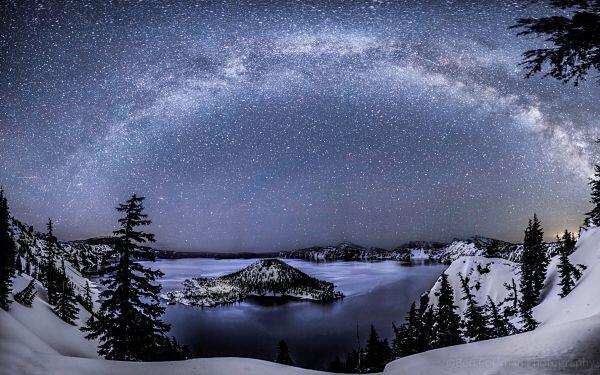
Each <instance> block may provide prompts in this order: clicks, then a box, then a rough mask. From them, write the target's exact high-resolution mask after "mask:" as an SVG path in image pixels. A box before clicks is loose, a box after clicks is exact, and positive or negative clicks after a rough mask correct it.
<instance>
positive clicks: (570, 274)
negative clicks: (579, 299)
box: [557, 229, 581, 297]
mask: <svg viewBox="0 0 600 375" xmlns="http://www.w3.org/2000/svg"><path fill="white" fill-rule="evenodd" d="M557 240H558V241H559V242H560V248H559V251H560V255H559V263H558V266H557V268H558V276H559V278H560V281H559V283H558V285H560V286H561V292H560V293H559V294H558V295H559V296H561V297H564V296H566V295H567V294H569V293H571V290H573V287H574V286H575V283H576V282H577V280H579V278H580V277H581V270H580V268H578V267H576V266H574V265H573V264H572V263H571V261H570V260H569V255H570V254H572V253H573V251H575V244H576V241H575V236H574V235H573V233H570V232H569V231H568V230H566V229H565V232H564V233H563V235H562V238H557ZM579 267H581V265H579Z"/></svg>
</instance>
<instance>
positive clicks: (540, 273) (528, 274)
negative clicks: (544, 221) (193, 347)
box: [520, 214, 548, 331]
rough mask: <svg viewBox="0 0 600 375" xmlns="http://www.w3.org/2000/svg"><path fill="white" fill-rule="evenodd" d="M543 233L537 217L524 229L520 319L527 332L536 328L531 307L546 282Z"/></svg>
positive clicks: (546, 259)
mask: <svg viewBox="0 0 600 375" xmlns="http://www.w3.org/2000/svg"><path fill="white" fill-rule="evenodd" d="M543 239H544V232H543V230H542V227H541V222H540V221H539V219H538V217H537V215H535V214H534V215H533V220H529V224H528V226H527V229H525V239H524V241H523V255H522V258H521V294H522V298H521V306H520V310H521V317H522V320H523V323H524V328H525V330H527V331H530V330H533V329H535V328H536V327H537V325H538V322H537V321H535V319H534V318H533V307H534V306H535V305H537V303H538V302H539V298H540V294H541V291H542V288H543V286H544V281H545V280H546V269H547V267H548V257H547V254H546V248H545V246H544V244H543Z"/></svg>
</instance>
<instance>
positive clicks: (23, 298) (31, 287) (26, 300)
mask: <svg viewBox="0 0 600 375" xmlns="http://www.w3.org/2000/svg"><path fill="white" fill-rule="evenodd" d="M36 293H37V291H36V290H35V280H31V281H30V282H29V284H27V286H26V287H25V289H23V290H22V291H20V292H18V293H16V294H15V301H17V302H19V303H20V304H21V305H23V306H27V307H31V304H32V303H33V299H34V298H35V294H36Z"/></svg>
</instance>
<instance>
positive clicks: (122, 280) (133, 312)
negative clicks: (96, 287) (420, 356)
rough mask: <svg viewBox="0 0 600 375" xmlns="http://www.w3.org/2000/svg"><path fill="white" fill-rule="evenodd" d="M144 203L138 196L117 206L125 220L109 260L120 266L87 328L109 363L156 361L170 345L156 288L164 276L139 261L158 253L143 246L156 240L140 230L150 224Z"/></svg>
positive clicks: (114, 269)
mask: <svg viewBox="0 0 600 375" xmlns="http://www.w3.org/2000/svg"><path fill="white" fill-rule="evenodd" d="M143 201H144V198H143V197H138V196H136V195H135V194H134V195H132V196H131V198H130V199H128V200H127V202H126V203H125V204H120V205H119V207H117V211H119V212H122V213H123V214H124V216H123V217H122V218H121V219H119V224H120V225H121V229H119V230H117V231H115V232H114V234H115V236H117V240H118V242H117V245H116V246H115V248H114V249H112V250H111V251H109V252H108V253H107V257H109V258H116V259H118V262H117V263H116V264H114V265H109V266H107V267H106V271H107V273H112V274H113V275H112V277H111V278H110V279H104V280H102V283H103V284H104V285H105V286H106V289H105V290H103V291H102V292H101V293H100V300H101V305H100V309H99V311H98V312H97V313H96V317H95V319H94V320H93V321H91V322H90V321H88V324H86V326H85V327H84V328H83V329H82V330H83V331H84V332H87V333H88V335H87V336H86V338H88V339H95V338H97V339H99V341H100V345H99V350H98V352H99V354H101V355H103V356H104V357H106V358H107V359H116V360H133V361H151V360H155V359H156V356H155V355H154V353H156V352H163V351H164V350H165V348H164V347H165V345H166V344H165V342H169V340H168V339H167V340H165V338H166V332H167V331H168V330H169V327H170V326H169V325H168V324H166V323H164V322H163V321H162V320H161V319H160V317H161V315H162V314H163V313H164V307H161V306H160V303H159V300H158V294H159V293H160V290H161V286H160V285H156V284H154V282H155V281H156V278H158V277H161V276H162V275H163V273H162V272H160V271H158V270H152V269H149V268H145V267H144V266H142V265H141V264H140V263H139V262H137V260H149V261H154V260H155V253H154V252H153V251H152V250H151V249H149V248H147V247H143V246H141V245H142V244H143V243H146V242H154V235H153V234H151V233H145V232H143V231H141V230H137V228H138V227H140V226H146V225H150V223H151V221H150V220H148V219H147V215H146V214H144V213H143V209H144V207H143Z"/></svg>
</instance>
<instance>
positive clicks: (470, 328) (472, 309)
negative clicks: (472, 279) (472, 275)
mask: <svg viewBox="0 0 600 375" xmlns="http://www.w3.org/2000/svg"><path fill="white" fill-rule="evenodd" d="M458 276H459V278H460V283H461V287H462V290H463V294H464V296H463V297H462V300H465V301H467V308H466V310H465V314H464V316H465V321H464V327H465V335H466V336H467V337H469V338H470V339H471V340H472V341H479V340H485V339H487V338H489V337H488V336H489V335H488V333H489V332H488V329H487V321H486V317H485V314H484V311H483V307H482V306H480V305H479V304H477V302H476V301H475V296H474V295H473V293H471V289H470V287H469V278H468V277H463V275H462V274H461V273H459V274H458Z"/></svg>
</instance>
